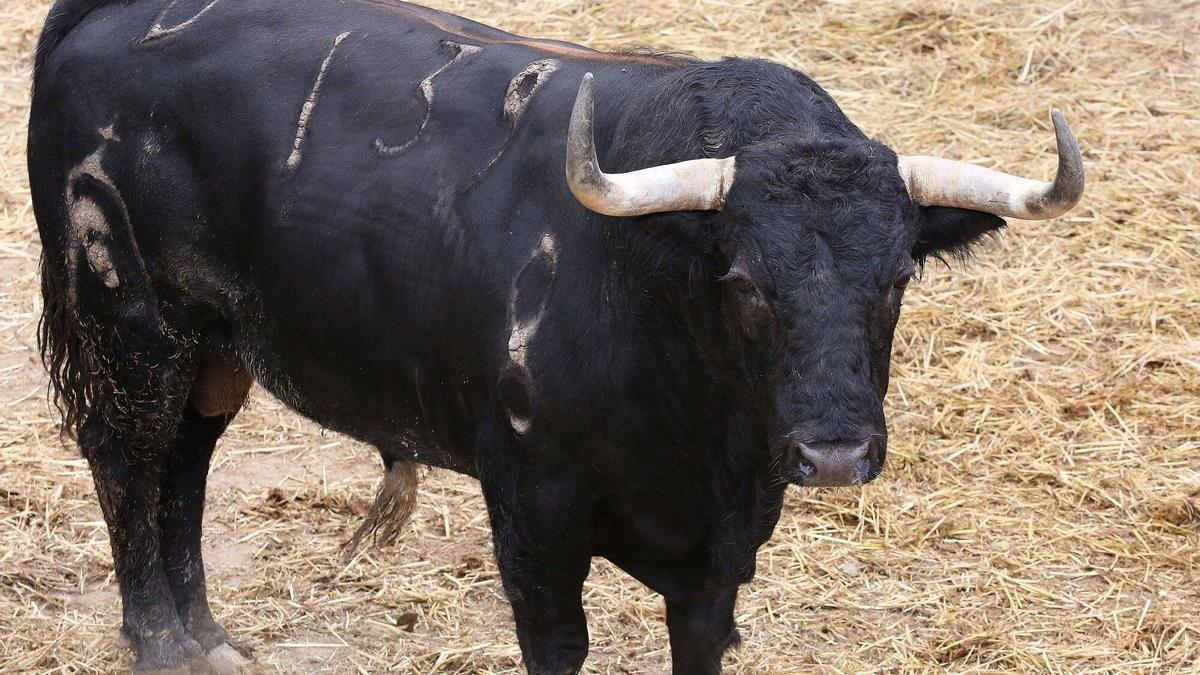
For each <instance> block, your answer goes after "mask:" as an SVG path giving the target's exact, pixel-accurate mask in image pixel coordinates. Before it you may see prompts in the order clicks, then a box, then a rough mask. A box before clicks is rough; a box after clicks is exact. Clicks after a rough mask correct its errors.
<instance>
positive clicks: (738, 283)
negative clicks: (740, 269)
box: [733, 277, 758, 295]
mask: <svg viewBox="0 0 1200 675" xmlns="http://www.w3.org/2000/svg"><path fill="white" fill-rule="evenodd" d="M733 287H734V288H735V289H737V292H738V293H744V294H748V295H758V287H757V286H755V285H754V282H753V281H750V280H749V279H747V278H746V277H734V279H733Z"/></svg>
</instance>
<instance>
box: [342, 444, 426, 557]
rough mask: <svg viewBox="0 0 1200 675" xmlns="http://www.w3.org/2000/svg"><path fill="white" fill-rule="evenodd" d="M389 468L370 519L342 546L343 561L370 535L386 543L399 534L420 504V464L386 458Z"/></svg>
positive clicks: (377, 543)
mask: <svg viewBox="0 0 1200 675" xmlns="http://www.w3.org/2000/svg"><path fill="white" fill-rule="evenodd" d="M385 461H386V462H387V470H386V471H385V472H384V474H383V482H382V483H380V485H379V492H378V493H377V494H376V495H375V503H374V504H372V505H371V510H370V511H368V512H367V518H366V520H364V521H363V523H362V525H360V526H359V527H358V530H357V531H356V532H355V533H354V536H353V537H350V541H347V542H346V543H345V545H344V546H343V547H342V561H343V562H349V560H350V559H351V558H353V557H354V554H355V553H357V552H358V549H359V548H360V547H361V546H362V543H363V541H364V540H366V539H368V538H370V540H371V542H372V544H374V545H376V546H387V545H389V544H392V543H393V542H395V541H396V539H398V538H399V537H400V533H401V531H402V530H403V529H404V526H405V525H406V524H408V520H409V518H410V517H411V516H412V512H413V508H414V507H415V506H416V503H417V486H418V485H419V484H420V478H419V476H418V473H417V465H416V464H414V463H413V462H408V461H404V460H401V459H390V458H389V459H386V460H385Z"/></svg>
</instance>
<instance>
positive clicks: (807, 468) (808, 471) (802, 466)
mask: <svg viewBox="0 0 1200 675" xmlns="http://www.w3.org/2000/svg"><path fill="white" fill-rule="evenodd" d="M796 470H797V471H799V472H800V473H802V474H804V475H805V476H812V475H815V474H816V473H817V467H815V466H813V465H812V462H809V461H808V460H807V459H805V458H804V457H803V456H801V457H800V458H798V459H797V460H796Z"/></svg>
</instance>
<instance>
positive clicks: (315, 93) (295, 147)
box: [286, 31, 353, 173]
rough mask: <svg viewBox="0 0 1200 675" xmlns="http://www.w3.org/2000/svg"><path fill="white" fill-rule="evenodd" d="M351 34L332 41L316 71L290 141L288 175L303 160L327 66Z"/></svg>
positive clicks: (344, 34) (347, 33)
mask: <svg viewBox="0 0 1200 675" xmlns="http://www.w3.org/2000/svg"><path fill="white" fill-rule="evenodd" d="M351 33H353V31H346V32H344V33H342V34H340V35H338V36H337V37H336V38H334V39H333V46H332V47H330V48H329V53H328V54H326V55H325V60H324V61H322V62H321V69H320V70H319V71H317V79H316V81H314V82H313V87H312V91H310V92H309V93H308V98H307V99H306V100H305V101H304V105H303V106H302V107H301V108H300V119H299V121H298V122H297V123H296V138H295V140H294V141H292V153H291V154H290V155H288V158H287V165H286V166H287V171H288V172H289V173H291V172H294V171H295V170H296V167H298V166H300V160H301V159H303V154H302V150H303V146H304V138H305V136H307V135H308V124H309V122H310V121H311V120H312V114H313V110H314V109H315V108H316V107H317V97H319V96H320V95H321V86H322V85H323V84H325V74H326V73H327V72H329V64H330V63H332V62H333V55H334V54H336V53H337V50H338V47H339V46H341V44H342V41H343V40H345V39H346V38H347V37H349V36H350V34H351Z"/></svg>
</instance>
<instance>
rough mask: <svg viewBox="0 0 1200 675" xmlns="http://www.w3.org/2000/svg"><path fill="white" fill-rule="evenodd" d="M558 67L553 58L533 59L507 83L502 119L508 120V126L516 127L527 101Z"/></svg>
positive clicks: (531, 98) (530, 99) (526, 106)
mask: <svg viewBox="0 0 1200 675" xmlns="http://www.w3.org/2000/svg"><path fill="white" fill-rule="evenodd" d="M558 67H559V62H558V61H557V60H555V59H543V60H541V61H534V62H533V63H531V64H529V65H527V66H525V67H524V68H522V69H521V72H519V73H517V75H516V77H514V78H513V79H512V81H511V82H509V83H508V90H507V91H505V92H504V121H506V122H508V126H509V128H512V129H515V128H516V126H517V123H518V122H520V121H521V116H522V115H524V114H525V110H526V109H527V108H528V107H529V102H530V101H532V100H533V97H534V95H535V94H537V92H538V90H539V89H541V88H542V85H544V84H545V83H546V80H548V79H550V75H552V74H553V73H554V71H556V70H558Z"/></svg>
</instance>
